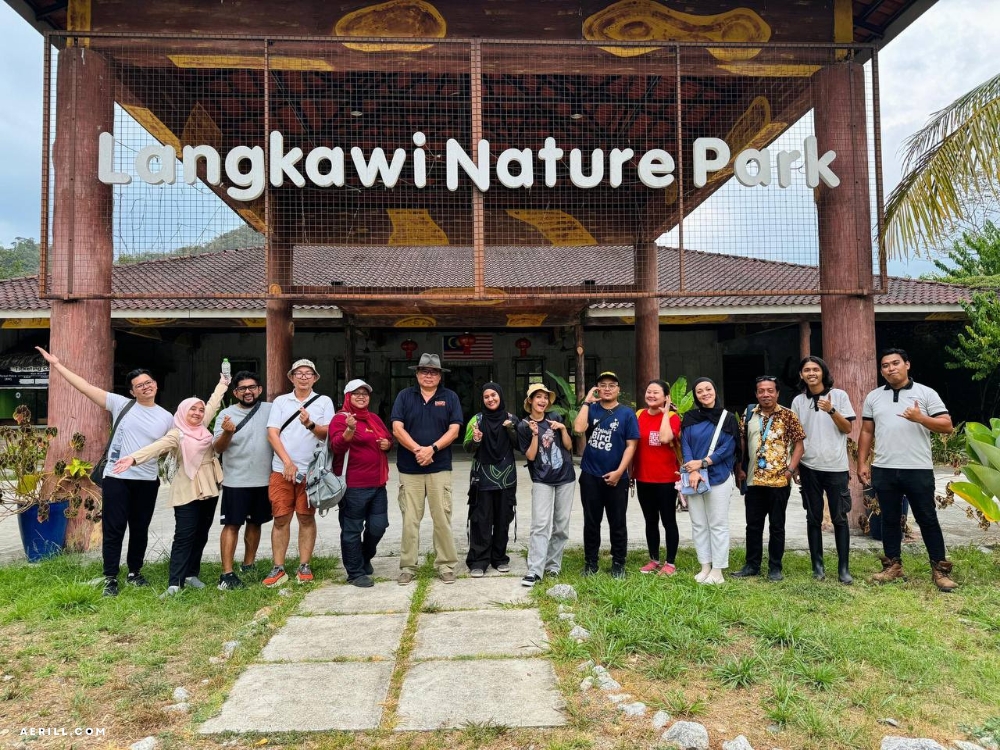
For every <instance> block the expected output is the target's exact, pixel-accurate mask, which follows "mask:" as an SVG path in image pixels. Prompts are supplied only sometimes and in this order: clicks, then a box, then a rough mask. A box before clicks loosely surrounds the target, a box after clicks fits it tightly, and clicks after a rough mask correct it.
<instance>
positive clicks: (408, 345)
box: [399, 339, 417, 359]
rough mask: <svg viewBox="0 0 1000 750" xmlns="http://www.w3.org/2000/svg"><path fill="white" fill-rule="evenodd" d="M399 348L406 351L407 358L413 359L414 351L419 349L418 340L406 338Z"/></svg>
mask: <svg viewBox="0 0 1000 750" xmlns="http://www.w3.org/2000/svg"><path fill="white" fill-rule="evenodd" d="M399 348H400V349H402V350H403V351H404V352H406V358H407V359H413V352H415V351H416V350H417V342H416V341H414V340H413V339H406V340H405V341H404V342H403V343H402V344H400V345H399Z"/></svg>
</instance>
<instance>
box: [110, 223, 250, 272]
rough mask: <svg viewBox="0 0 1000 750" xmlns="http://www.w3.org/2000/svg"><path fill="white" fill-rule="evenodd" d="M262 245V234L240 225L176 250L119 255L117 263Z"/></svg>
mask: <svg viewBox="0 0 1000 750" xmlns="http://www.w3.org/2000/svg"><path fill="white" fill-rule="evenodd" d="M263 245H264V235H262V234H261V233H260V232H258V231H256V230H254V229H252V228H251V227H248V226H245V225H244V226H240V227H237V228H236V229H233V230H231V231H229V232H225V233H224V234H220V235H219V236H218V237H216V238H215V239H212V240H209V241H208V242H203V243H199V244H195V245H185V246H184V247H179V248H177V249H176V250H171V251H168V252H163V253H152V252H145V253H133V254H131V255H119V256H118V260H117V262H118V264H119V265H126V264H129V263H143V262H145V261H148V260H164V259H166V258H179V257H185V256H189V255H204V254H205V253H219V252H222V251H223V250H240V249H243V248H247V247H262V246H263Z"/></svg>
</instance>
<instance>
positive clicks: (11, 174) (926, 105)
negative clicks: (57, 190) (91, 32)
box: [0, 0, 1000, 276]
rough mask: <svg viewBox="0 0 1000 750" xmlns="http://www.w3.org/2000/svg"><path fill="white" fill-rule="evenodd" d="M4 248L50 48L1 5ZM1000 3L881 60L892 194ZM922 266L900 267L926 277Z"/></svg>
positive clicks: (965, 8) (37, 119)
mask: <svg viewBox="0 0 1000 750" xmlns="http://www.w3.org/2000/svg"><path fill="white" fill-rule="evenodd" d="M0 40H2V43H0V103H2V105H0V148H2V162H0V163H2V167H0V175H2V179H0V243H3V244H9V243H10V242H11V241H12V240H13V239H14V238H15V237H33V238H37V237H38V234H39V221H40V220H39V205H40V199H39V193H40V187H39V185H40V180H39V172H40V170H41V166H40V165H41V150H42V144H41V114H42V103H41V93H42V43H41V37H40V36H39V34H38V33H37V32H36V31H34V29H32V28H31V27H30V26H28V24H26V23H25V22H24V21H23V20H21V18H19V17H18V16H17V15H16V14H15V13H14V12H13V11H11V10H10V8H8V7H7V5H6V4H3V3H0ZM997 49H1000V2H997V0H938V2H937V3H936V4H935V5H934V6H933V7H932V8H931V10H929V11H928V12H927V13H925V14H924V15H923V16H922V17H921V18H920V19H919V20H918V21H917V22H916V23H915V24H913V25H911V26H910V27H909V28H908V29H907V30H906V31H904V32H903V34H902V35H901V36H899V37H898V38H896V39H895V40H893V41H892V42H891V43H890V44H889V45H888V46H887V47H886V48H885V49H884V50H883V51H882V53H881V54H880V56H879V64H880V73H881V79H880V88H881V96H882V142H883V178H884V183H885V193H886V195H888V193H889V192H890V191H891V189H892V188H893V186H894V185H895V184H896V183H897V181H898V180H899V176H900V171H901V163H900V161H901V157H900V153H899V151H900V147H901V145H902V142H903V141H904V140H905V138H906V137H907V136H908V135H910V134H911V133H912V132H913V131H915V130H916V129H917V128H919V127H920V126H921V125H922V124H923V123H924V122H925V121H926V120H927V118H928V117H929V116H930V114H931V113H933V112H934V111H935V110H937V109H939V108H940V107H942V106H944V105H946V104H948V103H949V102H950V101H952V100H953V99H955V98H956V97H957V96H958V95H959V94H960V93H962V92H964V91H966V90H967V89H968V88H970V87H971V86H973V85H975V84H977V83H980V82H981V81H983V80H985V79H987V78H989V77H990V76H993V75H995V74H996V73H997V72H998V71H1000V62H998V60H997V56H996V50H997ZM927 268H928V265H927V264H926V263H923V262H920V261H911V262H910V263H909V264H906V263H893V264H892V265H891V270H892V272H893V273H896V274H901V275H913V276H916V275H919V274H920V273H921V272H923V271H924V270H927Z"/></svg>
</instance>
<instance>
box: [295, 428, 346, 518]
mask: <svg viewBox="0 0 1000 750" xmlns="http://www.w3.org/2000/svg"><path fill="white" fill-rule="evenodd" d="M348 455H350V451H348V452H347V453H346V454H344V473H343V474H341V475H340V476H338V475H337V474H334V473H333V468H332V464H333V461H332V458H331V456H330V446H329V443H327V441H326V440H324V441H323V445H322V446H320V448H319V449H318V450H317V451H316V452H315V453H314V454H313V457H312V460H311V461H310V462H309V466H308V467H306V479H305V483H306V497H307V498H308V499H309V506H310V507H311V508H315V509H316V510H318V511H319V514H320V515H321V516H325V515H326V514H327V513H328V512H329V511H330V510H331V509H332V508H336V507H337V506H338V505H340V501H341V500H343V499H344V493H345V492H347V482H346V481H345V480H344V476H345V475H346V474H347V456H348Z"/></svg>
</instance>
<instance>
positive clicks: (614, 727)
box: [0, 549, 1000, 750]
mask: <svg viewBox="0 0 1000 750" xmlns="http://www.w3.org/2000/svg"><path fill="white" fill-rule="evenodd" d="M951 557H952V559H953V560H954V561H955V576H956V578H957V579H958V580H959V582H960V583H961V584H962V586H961V588H960V589H959V590H958V591H957V592H955V593H954V594H951V595H945V594H939V593H937V591H936V589H934V587H933V585H932V584H931V582H930V574H929V569H928V565H927V561H926V558H921V557H916V556H908V557H905V558H904V565H905V567H906V570H907V573H908V575H909V576H910V579H909V581H908V582H906V583H902V584H895V585H890V586H886V587H874V586H870V585H868V584H866V583H864V582H863V581H862V580H861V579H862V577H863V576H865V575H867V574H870V573H871V572H873V571H874V570H875V568H876V566H877V563H876V560H875V558H874V557H873V556H872V555H869V554H865V555H861V554H859V555H857V557H856V558H855V560H854V561H853V570H854V574H855V577H856V581H857V582H856V584H855V585H854V586H852V587H845V586H841V585H840V584H838V583H837V582H836V581H835V580H829V581H827V582H824V583H821V584H817V583H814V582H813V581H812V578H811V575H810V571H809V566H808V558H806V557H804V556H799V555H789V556H788V557H787V558H786V576H787V578H786V580H785V581H784V582H783V583H779V584H771V583H768V582H766V581H764V580H762V579H757V580H750V581H736V582H731V583H727V584H726V585H725V586H721V587H705V586H699V585H697V584H695V583H694V581H693V579H692V578H691V574H692V573H693V571H694V570H696V569H697V565H696V563H695V561H694V557H693V553H692V552H690V551H683V552H682V553H681V555H680V558H679V560H678V568H679V570H680V571H682V572H680V573H678V575H677V576H675V577H673V578H669V579H668V578H657V577H655V576H654V577H651V576H642V575H640V574H638V572H630V575H629V576H628V577H627V578H626V579H625V580H621V581H617V580H613V579H611V578H610V577H609V576H607V575H605V574H602V575H598V576H594V577H592V578H588V579H582V578H580V577H579V576H578V571H579V570H580V569H581V568H582V554H581V553H580V552H579V551H574V552H571V553H570V554H568V555H567V559H566V564H565V570H566V571H567V572H566V573H565V574H564V575H562V576H560V577H559V579H558V580H559V582H565V583H571V584H573V585H574V586H575V587H576V588H577V591H578V592H579V600H578V602H577V603H576V604H575V605H573V607H572V611H573V612H575V614H576V620H577V623H578V624H580V625H583V626H584V627H586V628H587V629H588V630H590V631H591V638H590V640H589V641H587V642H584V643H577V642H576V641H574V640H572V639H570V638H569V637H568V632H569V628H570V624H569V623H567V622H564V621H560V620H558V618H557V605H556V603H555V602H553V601H552V600H550V599H548V598H547V597H546V596H545V595H544V591H545V589H547V588H548V587H549V585H550V584H551V581H550V580H547V581H546V582H545V583H544V584H543V585H541V586H537V587H536V590H535V592H534V597H535V599H536V601H537V603H538V604H539V607H540V610H541V613H542V616H543V619H544V620H545V621H546V624H547V625H548V628H549V633H550V637H551V641H552V657H553V659H554V662H555V665H556V672H557V675H558V677H559V680H560V688H561V690H562V692H563V694H564V697H565V699H566V708H567V713H568V715H569V719H570V720H569V724H568V725H567V726H566V727H564V728H562V729H558V730H544V731H543V730H520V729H510V728H507V727H498V726H490V725H485V726H479V725H477V726H470V727H467V728H466V729H464V730H461V731H454V732H430V733H420V734H395V733H393V732H392V731H391V715H392V713H393V706H394V704H393V701H392V700H391V699H392V694H390V701H389V705H387V715H388V716H389V719H388V721H387V722H384V723H383V728H382V729H380V730H379V731H375V732H369V733H360V734H351V733H337V732H330V733H322V734H318V735H307V734H281V735H266V736H265V735H252V736H244V737H239V738H236V740H237V741H236V744H235V745H231V746H235V747H247V748H249V747H260V746H267V747H279V746H280V747H307V748H317V749H319V748H349V747H357V748H362V747H365V748H367V747H379V748H392V749H393V750H396V749H399V750H402V748H427V749H428V750H430V749H431V748H448V749H452V748H455V749H457V748H462V749H463V750H464V748H469V749H470V750H471V748H479V747H485V748H489V749H490V750H500V749H501V748H525V749H526V748H528V747H529V746H531V747H534V748H536V749H537V750H570V749H571V748H575V749H578V750H584V749H586V748H595V750H596V749H598V748H611V749H614V750H626V749H627V748H638V747H650V748H655V747H658V746H659V744H658V740H657V733H656V732H654V731H653V730H652V729H651V728H650V726H649V721H648V718H647V719H645V720H641V719H626V718H623V717H622V716H621V715H619V714H617V713H616V712H615V711H614V707H613V706H612V704H611V703H610V702H609V701H608V700H607V699H606V698H605V697H604V695H603V694H601V693H600V692H599V691H597V690H591V691H587V692H581V691H580V689H579V683H580V680H581V677H582V675H581V674H580V673H579V672H577V670H576V668H577V665H578V664H580V662H582V661H585V660H587V659H593V660H595V661H596V662H598V663H600V664H603V665H605V666H606V667H608V668H609V669H610V670H611V671H612V674H613V676H614V677H615V679H617V680H618V681H619V682H621V683H622V685H623V691H624V692H628V693H630V694H632V695H633V696H634V698H633V700H642V701H644V702H645V703H646V704H647V705H648V706H650V708H651V709H654V710H655V709H658V708H663V709H665V710H667V711H668V712H669V713H670V714H671V715H672V716H674V717H675V718H687V719H692V720H694V721H699V722H702V723H704V724H705V725H706V726H707V727H708V729H709V732H710V735H711V737H712V743H713V748H720V747H721V742H722V740H723V739H730V738H732V737H734V736H735V735H737V734H741V733H742V734H745V735H747V737H748V738H749V739H750V741H751V743H752V744H753V746H754V747H755V748H757V750H761V748H771V747H781V748H785V750H789V749H795V750H800V749H808V748H817V749H819V748H877V747H878V745H879V742H880V740H881V737H882V736H883V735H885V734H902V735H910V736H917V737H920V736H924V737H933V738H936V739H938V740H939V741H941V742H942V743H944V742H945V741H947V740H948V739H952V738H969V737H972V736H974V734H975V732H976V731H977V730H978V731H981V732H984V733H988V734H990V735H993V736H994V737H996V738H997V739H1000V586H998V584H1000V550H994V551H993V552H992V553H983V552H981V551H979V550H977V549H957V550H953V551H952V555H951ZM289 562H290V563H291V562H293V561H289ZM644 562H645V560H644V559H640V557H639V556H638V555H637V556H636V557H635V558H633V559H630V561H629V565H630V571H637V569H638V566H639V565H641V564H642V563H644ZM832 562H833V560H832V559H828V569H829V568H830V567H831V565H830V563H832ZM741 564H742V552H741V551H734V554H733V567H734V569H735V568H736V567H738V566H739V565H741ZM607 567H608V562H607V560H602V568H605V569H606V568H607ZM313 569H314V572H315V573H316V576H317V579H318V580H319V581H323V580H329V579H331V578H334V577H336V578H339V576H340V573H339V565H337V564H335V563H334V561H330V560H315V561H314V566H313ZM219 572H220V571H219V566H218V564H217V563H215V564H208V565H206V566H205V569H204V571H203V573H204V575H203V576H202V577H203V579H204V580H205V581H206V582H214V581H215V580H217V578H218V574H219ZM144 573H145V575H146V576H147V578H149V579H150V581H151V582H152V583H153V586H152V588H151V589H132V588H129V587H127V586H123V587H122V593H121V595H120V596H119V597H118V598H117V599H104V598H102V597H101V595H100V593H101V592H100V588H98V587H95V586H91V585H88V583H87V581H89V580H90V579H93V578H96V577H98V576H99V575H100V565H99V563H97V562H89V561H88V562H84V561H82V560H81V558H79V557H75V556H67V557H61V558H56V559H53V560H49V561H46V562H44V563H42V564H39V565H34V566H28V565H23V564H21V565H13V566H9V567H6V568H0V626H2V631H0V632H2V638H3V641H2V644H3V647H2V649H0V675H2V681H0V733H2V734H0V746H3V747H13V746H17V745H18V742H19V740H20V739H21V738H20V737H19V733H20V729H21V727H30V726H34V727H65V728H66V730H67V732H69V733H72V731H73V728H74V727H99V728H104V729H105V730H106V734H105V735H104V736H103V737H100V738H93V739H81V738H76V737H72V736H65V737H62V736H48V737H41V738H27V739H28V740H29V741H28V742H27V746H28V747H38V748H42V747H46V748H48V747H60V748H69V747H75V748H88V747H92V748H111V747H128V745H129V744H131V743H132V742H134V741H135V740H137V739H139V738H141V737H144V736H146V735H149V734H153V735H157V736H159V737H160V738H161V740H162V741H163V747H164V748H165V750H172V749H174V748H219V747H221V746H222V743H224V742H229V741H231V740H233V739H234V738H232V737H225V736H222V737H202V736H200V735H198V734H197V732H196V727H197V724H198V723H200V721H202V720H204V719H206V718H208V717H209V716H211V715H213V714H214V713H216V712H217V711H218V709H219V707H220V706H221V704H222V702H223V701H224V699H225V695H226V692H227V690H229V688H230V687H231V686H232V684H233V682H234V681H235V680H236V678H237V676H238V675H239V674H240V673H241V672H242V670H243V669H244V668H245V667H246V666H247V665H248V664H249V663H251V662H253V661H254V659H255V658H256V655H257V653H258V652H259V651H260V649H261V648H263V646H264V644H265V643H266V642H267V640H268V639H269V638H270V636H271V634H272V633H273V631H274V630H275V629H276V628H278V627H280V626H281V625H282V624H283V623H284V621H285V619H286V618H287V617H288V615H290V614H291V613H292V612H293V611H294V609H295V607H296V605H297V604H298V603H299V602H300V601H301V598H302V596H303V595H304V593H305V590H306V589H304V587H299V586H295V585H288V586H286V587H285V589H286V590H287V591H288V592H289V595H287V596H282V595H281V594H279V592H278V590H268V589H264V588H263V587H261V586H259V585H257V586H252V587H251V588H249V589H248V590H246V591H239V592H219V591H216V590H215V588H214V587H212V586H210V587H209V588H206V589H205V590H203V591H185V592H184V593H183V594H182V595H180V596H178V597H175V598H172V599H170V600H166V601H161V600H159V599H158V598H157V594H158V593H160V592H162V591H163V590H164V588H165V587H166V578H167V570H166V563H165V562H162V563H156V564H152V565H148V566H147V567H146V568H144ZM429 575H430V569H429V568H427V569H425V570H423V571H421V578H420V581H419V588H418V590H417V594H418V595H415V597H414V604H413V606H414V610H418V609H419V608H420V606H421V601H422V599H423V597H422V596H419V593H420V592H421V591H423V590H425V588H426V585H427V577H428V576H429ZM262 610H265V612H264V613H265V614H266V615H267V617H266V621H264V620H263V618H262V616H261V615H262V613H261V611H262ZM411 619H412V618H411ZM252 622H256V623H258V624H257V625H254V626H252V625H251V623H252ZM229 640H239V641H240V646H239V648H238V649H237V650H236V651H235V653H234V654H233V656H232V657H231V658H230V659H228V660H224V661H217V663H213V662H212V661H210V659H211V658H212V657H218V656H219V655H220V654H221V650H222V644H223V643H224V642H225V641H229ZM405 646H406V644H404V648H403V652H404V656H405V654H406V653H408V652H407V649H406V648H405ZM178 685H183V686H184V687H186V688H187V689H188V690H190V691H191V693H192V696H193V697H192V699H191V702H192V706H193V712H192V714H190V715H186V714H180V715H178V714H170V713H165V712H164V711H163V710H162V709H163V707H164V706H166V705H168V704H170V703H172V702H173V701H172V699H171V695H172V692H173V689H174V688H175V687H176V686H178ZM395 689H396V690H397V691H398V686H396V687H395ZM262 698H265V699H266V697H264V696H262ZM457 698H460V697H458V696H457ZM302 700H304V701H307V700H308V696H305V695H304V696H302ZM511 700H515V701H516V700H517V696H516V695H511ZM886 718H892V719H894V720H896V721H897V722H898V723H899V725H900V726H899V728H894V727H891V726H886V725H883V724H880V723H879V720H880V719H886Z"/></svg>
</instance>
